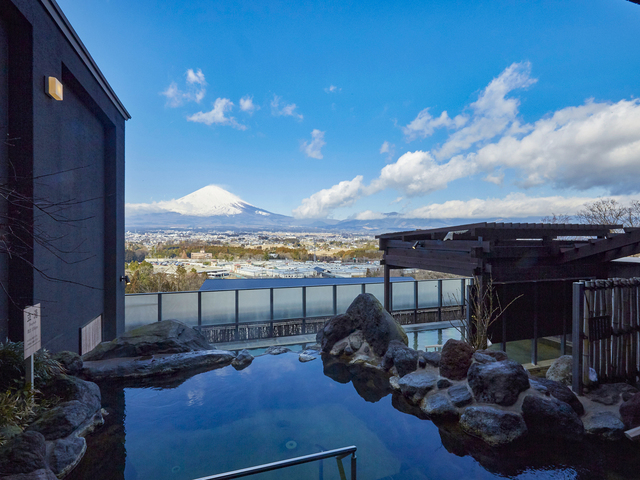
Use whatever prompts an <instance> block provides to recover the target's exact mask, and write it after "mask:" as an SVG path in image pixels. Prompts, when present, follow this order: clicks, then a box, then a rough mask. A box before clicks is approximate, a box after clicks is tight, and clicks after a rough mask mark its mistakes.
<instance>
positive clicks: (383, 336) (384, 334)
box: [316, 293, 409, 357]
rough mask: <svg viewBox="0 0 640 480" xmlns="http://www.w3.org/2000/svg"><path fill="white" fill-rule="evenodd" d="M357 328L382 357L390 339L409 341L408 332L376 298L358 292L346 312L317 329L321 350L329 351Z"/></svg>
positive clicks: (373, 349) (406, 343)
mask: <svg viewBox="0 0 640 480" xmlns="http://www.w3.org/2000/svg"><path fill="white" fill-rule="evenodd" d="M356 330H360V331H361V332H362V335H363V338H364V340H365V341H366V342H367V343H368V344H369V346H370V347H371V349H372V351H373V352H374V353H375V354H376V355H377V356H379V357H382V356H383V355H384V354H385V353H386V351H387V347H388V346H389V342H391V341H392V340H398V341H400V342H402V343H403V344H404V345H408V344H409V340H408V338H407V334H406V333H405V332H404V330H403V329H402V327H401V326H400V324H398V323H397V322H396V321H395V320H394V319H393V317H392V316H391V315H390V314H389V312H387V311H386V310H385V309H384V307H383V306H382V304H381V303H380V302H379V301H378V299H377V298H376V297H375V296H373V295H372V294H370V293H361V294H360V295H358V296H357V297H356V298H355V300H354V301H353V302H352V303H351V305H350V306H349V308H348V309H347V311H346V313H345V314H343V315H337V316H335V317H333V318H331V319H330V320H329V321H327V323H325V325H324V327H323V328H322V330H320V331H319V332H318V335H317V337H316V338H317V341H318V343H320V344H321V345H322V351H323V352H330V351H331V349H332V348H333V345H334V344H335V343H336V342H338V341H339V340H342V339H343V338H346V337H348V336H349V335H351V334H352V333H353V332H355V331H356Z"/></svg>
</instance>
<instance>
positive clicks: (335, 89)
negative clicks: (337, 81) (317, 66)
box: [324, 85, 342, 93]
mask: <svg viewBox="0 0 640 480" xmlns="http://www.w3.org/2000/svg"><path fill="white" fill-rule="evenodd" d="M324 91H325V92H327V93H340V92H341V91H342V88H340V87H336V86H335V85H330V86H328V87H327V88H325V89H324Z"/></svg>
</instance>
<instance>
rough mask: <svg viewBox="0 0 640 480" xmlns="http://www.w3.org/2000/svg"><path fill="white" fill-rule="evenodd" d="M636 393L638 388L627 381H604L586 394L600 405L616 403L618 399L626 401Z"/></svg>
mask: <svg viewBox="0 0 640 480" xmlns="http://www.w3.org/2000/svg"><path fill="white" fill-rule="evenodd" d="M636 393H638V389H637V388H635V387H633V386H631V385H629V384H628V383H605V384H603V385H600V386H598V388H596V389H594V390H591V391H590V392H589V393H588V394H587V395H586V396H587V397H588V398H589V399H591V400H592V401H594V402H597V403H601V404H602V405H616V404H617V403H618V402H620V400H622V401H623V402H626V401H627V400H629V399H630V398H631V397H633V396H634V395H635V394H636Z"/></svg>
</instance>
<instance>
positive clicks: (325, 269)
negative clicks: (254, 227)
mask: <svg viewBox="0 0 640 480" xmlns="http://www.w3.org/2000/svg"><path fill="white" fill-rule="evenodd" d="M125 249H126V250H125V252H126V258H125V260H126V266H127V274H128V275H130V277H131V279H132V282H131V285H130V286H128V287H127V292H128V293H139V292H148V291H179V290H197V289H198V288H200V286H201V285H202V283H203V282H204V280H205V279H207V278H209V279H215V278H226V279H234V278H235V279H242V278H264V279H268V278H318V277H324V278H355V277H379V276H382V273H383V272H382V268H381V266H380V259H381V258H382V252H380V251H379V250H378V244H377V241H376V239H375V237H374V236H373V235H361V234H349V233H317V232H313V233H299V232H296V233H295V234H293V233H291V232H284V231H283V232H267V231H264V232H238V231H224V232H217V231H207V232H203V231H198V230H172V229H167V230H153V231H144V232H137V231H127V232H126V234H125ZM143 262H144V263H143ZM141 267H142V268H141ZM394 275H408V276H413V277H419V278H421V279H422V278H443V277H449V276H450V275H444V274H440V273H436V272H426V271H415V272H414V271H407V270H402V271H394Z"/></svg>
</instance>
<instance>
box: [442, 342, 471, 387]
mask: <svg viewBox="0 0 640 480" xmlns="http://www.w3.org/2000/svg"><path fill="white" fill-rule="evenodd" d="M472 357H473V348H471V345H469V344H468V343H466V342H462V341H460V340H454V339H449V340H447V343H445V344H444V347H442V353H441V354H440V376H441V377H445V378H449V379H451V380H462V379H463V378H465V377H466V376H467V371H468V370H469V367H470V366H471V359H472Z"/></svg>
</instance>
